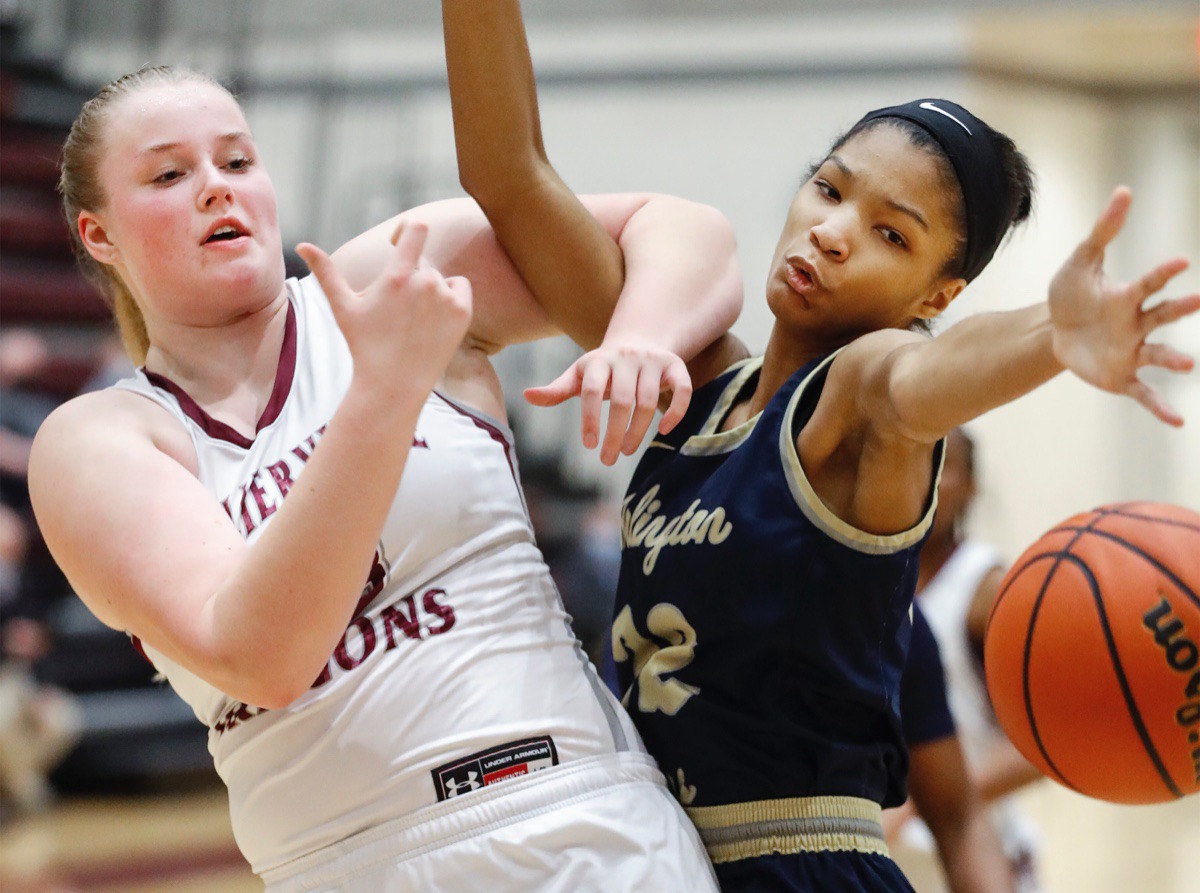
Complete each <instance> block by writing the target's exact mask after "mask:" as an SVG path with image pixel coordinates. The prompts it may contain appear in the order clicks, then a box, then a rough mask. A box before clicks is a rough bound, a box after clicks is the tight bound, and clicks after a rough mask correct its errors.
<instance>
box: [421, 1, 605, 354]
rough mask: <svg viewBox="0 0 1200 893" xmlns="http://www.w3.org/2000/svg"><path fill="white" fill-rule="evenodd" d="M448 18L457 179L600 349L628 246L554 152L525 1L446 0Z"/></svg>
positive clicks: (551, 304) (571, 330)
mask: <svg viewBox="0 0 1200 893" xmlns="http://www.w3.org/2000/svg"><path fill="white" fill-rule="evenodd" d="M442 23H443V28H444V31H445V41H446V71H447V74H448V75H449V81H450V102H451V107H452V109H453V114H454V143H455V151H456V153H457V156H458V175H459V180H460V181H461V182H462V185H463V188H464V189H466V190H467V192H468V194H470V195H471V197H472V198H474V199H475V200H476V201H477V202H478V203H479V206H480V207H481V208H483V211H484V213H485V214H486V215H487V218H488V220H489V221H490V222H491V224H492V227H493V228H494V229H495V231H496V235H497V237H498V238H499V239H500V242H501V244H502V245H504V248H505V250H506V251H507V252H508V254H509V256H510V257H511V258H512V259H513V263H514V264H515V265H516V267H517V269H518V270H519V271H520V273H521V276H522V277H523V278H524V280H525V281H526V282H527V283H528V284H529V287H530V289H531V290H532V291H533V293H534V295H536V296H537V299H538V301H539V302H540V303H541V304H542V306H543V307H545V309H546V311H547V313H549V314H550V317H551V318H552V319H553V320H554V321H555V323H556V324H557V325H558V327H559V328H560V329H561V330H562V331H564V332H566V333H567V334H568V335H570V336H571V338H572V339H573V340H574V341H575V342H576V343H577V344H579V345H580V346H581V347H584V348H587V349H591V348H593V347H596V346H598V345H599V344H600V342H601V339H602V338H603V337H604V332H605V330H606V329H607V328H608V322H609V319H610V317H611V316H612V308H613V306H614V304H615V303H616V299H617V295H618V294H619V293H620V291H621V284H622V281H623V265H622V259H621V252H620V250H619V248H618V247H617V243H616V242H615V241H614V240H613V239H612V238H611V237H610V235H609V234H608V233H607V232H605V230H604V228H603V227H602V226H600V225H599V224H598V223H597V222H596V220H595V219H594V218H593V217H592V216H591V215H590V214H588V213H587V211H586V209H585V208H584V207H583V206H582V205H581V204H580V203H579V202H578V201H577V200H576V199H575V196H574V195H573V193H572V192H571V190H570V189H569V188H568V187H567V185H566V184H565V183H564V182H563V181H562V178H561V177H559V176H558V173H557V172H556V171H555V170H554V168H553V167H552V166H551V165H550V162H549V160H548V159H547V157H546V150H545V147H544V146H543V144H542V129H541V122H540V120H539V118H538V108H537V90H536V87H535V85H534V79H533V65H532V63H531V61H530V57H529V47H528V45H527V44H526V40H525V28H524V25H523V24H522V21H521V5H520V3H519V0H443V3H442Z"/></svg>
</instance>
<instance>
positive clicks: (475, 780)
mask: <svg viewBox="0 0 1200 893" xmlns="http://www.w3.org/2000/svg"><path fill="white" fill-rule="evenodd" d="M481 787H483V785H481V784H480V783H479V773H478V772H468V773H467V777H466V780H465V781H459V780H458V779H456V778H452V779H450V780H449V781H447V782H446V796H447V797H457V796H458V795H459V794H461V793H462V792H463V791H473V790H475V789H476V788H481Z"/></svg>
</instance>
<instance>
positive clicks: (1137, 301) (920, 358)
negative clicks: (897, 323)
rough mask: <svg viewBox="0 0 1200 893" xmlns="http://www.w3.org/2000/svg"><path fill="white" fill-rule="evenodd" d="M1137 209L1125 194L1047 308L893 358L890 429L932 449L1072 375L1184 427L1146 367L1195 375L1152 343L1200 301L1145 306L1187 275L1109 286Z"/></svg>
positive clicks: (996, 316) (992, 321)
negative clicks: (1108, 265)
mask: <svg viewBox="0 0 1200 893" xmlns="http://www.w3.org/2000/svg"><path fill="white" fill-rule="evenodd" d="M1130 201H1131V195H1130V193H1129V190H1127V189H1124V188H1122V189H1118V190H1117V191H1116V192H1115V193H1114V194H1113V197H1112V199H1111V200H1110V202H1109V204H1108V207H1106V208H1105V210H1104V212H1103V213H1102V214H1101V215H1100V218H1099V219H1098V220H1097V222H1096V225H1095V227H1094V228H1093V230H1092V232H1091V234H1090V235H1089V236H1088V237H1087V238H1086V239H1085V240H1084V241H1083V242H1081V243H1080V244H1079V246H1078V247H1077V248H1076V249H1075V252H1074V253H1073V254H1072V255H1071V257H1070V258H1068V260H1067V261H1066V263H1065V264H1063V266H1062V267H1061V268H1060V269H1059V271H1058V273H1057V274H1056V275H1055V277H1054V279H1053V281H1052V282H1051V283H1050V293H1049V299H1048V300H1047V301H1046V302H1045V303H1042V304H1038V305H1036V306H1034V307H1029V308H1027V309H1025V310H1018V311H1014V312H1010V313H991V314H983V315H981V316H978V317H975V318H973V319H968V320H964V321H963V322H961V323H959V324H958V325H956V326H951V327H950V328H949V329H947V330H946V332H945V333H944V334H943V335H941V336H939V337H938V338H935V339H933V340H932V341H925V342H922V343H919V344H912V345H908V346H905V347H903V348H901V349H899V350H897V351H896V352H895V353H894V354H892V355H889V356H888V357H886V358H885V359H884V361H883V362H881V363H880V370H879V372H880V374H881V375H882V376H883V381H882V382H881V384H882V385H884V386H885V387H886V391H885V392H884V393H883V394H881V396H882V397H883V398H884V400H885V401H886V408H887V410H888V417H889V419H890V420H891V423H892V424H894V425H895V426H896V428H897V429H898V430H899V431H900V432H902V433H904V434H905V435H906V436H908V437H911V438H912V439H914V440H918V441H925V442H932V441H934V440H937V439H940V438H941V437H943V436H945V434H946V433H947V432H949V431H950V430H951V429H952V428H954V427H955V426H957V425H960V424H962V423H964V422H967V421H970V420H971V419H973V418H975V417H977V416H979V415H982V414H983V413H985V412H987V411H988V410H989V409H993V408H995V407H997V406H1000V405H1002V404H1005V403H1008V402H1010V401H1012V400H1015V399H1016V398H1017V397H1020V396H1022V395H1023V394H1026V393H1028V392H1029V391H1031V390H1033V389H1034V388H1036V387H1038V386H1039V385H1041V384H1043V383H1044V382H1046V381H1048V380H1049V379H1050V378H1052V377H1053V376H1054V375H1056V374H1057V373H1058V372H1060V371H1062V370H1063V369H1069V370H1071V371H1072V372H1074V373H1075V374H1077V375H1078V376H1079V377H1080V378H1082V379H1083V380H1084V381H1087V382H1089V383H1090V384H1093V385H1095V386H1096V387H1098V388H1100V389H1101V390H1105V391H1109V392H1111V393H1114V394H1124V395H1127V396H1130V397H1133V398H1134V399H1135V400H1137V401H1138V402H1139V403H1141V404H1142V405H1143V406H1145V407H1146V408H1147V409H1149V410H1150V411H1151V412H1152V413H1154V414H1155V415H1156V416H1157V417H1158V418H1159V419H1160V420H1162V421H1163V422H1166V423H1167V424H1170V425H1182V424H1183V419H1182V418H1181V417H1180V416H1179V414H1178V413H1176V412H1175V411H1174V410H1173V409H1172V408H1171V407H1170V406H1168V405H1167V403H1166V401H1164V400H1163V399H1162V397H1161V396H1160V395H1159V394H1158V393H1157V392H1156V391H1155V390H1154V389H1153V388H1151V387H1150V386H1149V385H1147V384H1145V383H1144V382H1142V381H1141V380H1139V378H1138V376H1137V372H1138V370H1139V369H1140V368H1142V367H1143V366H1160V367H1162V368H1165V369H1169V370H1171V371H1174V372H1186V371H1188V370H1190V369H1191V368H1192V365H1193V361H1192V359H1191V358H1190V357H1187V356H1184V355H1183V354H1181V353H1179V352H1177V351H1175V350H1172V349H1171V348H1169V347H1166V346H1164V345H1156V344H1150V343H1148V342H1147V340H1146V339H1147V338H1148V337H1149V335H1150V334H1151V332H1153V331H1154V330H1155V329H1157V328H1159V327H1160V326H1163V325H1166V324H1167V323H1170V322H1174V321H1175V320H1177V319H1179V318H1180V317H1183V316H1186V315H1187V314H1189V313H1194V312H1195V311H1196V310H1198V309H1200V295H1189V296H1188V297H1185V298H1180V299H1177V300H1173V301H1163V302H1161V303H1159V304H1157V305H1156V306H1154V307H1152V308H1150V309H1145V308H1144V307H1143V304H1144V303H1145V302H1146V301H1147V300H1148V299H1149V298H1150V297H1152V296H1153V295H1155V294H1157V293H1158V292H1159V291H1160V290H1161V289H1162V288H1163V287H1164V286H1165V285H1166V284H1167V283H1168V282H1169V281H1170V280H1171V279H1172V278H1174V277H1175V276H1177V275H1178V274H1179V273H1181V272H1183V270H1185V269H1186V268H1187V266H1188V263H1187V261H1186V260H1184V259H1183V258H1175V259H1172V260H1169V261H1167V262H1165V263H1162V264H1159V265H1158V266H1156V267H1155V268H1154V269H1152V270H1151V271H1150V272H1148V273H1146V274H1145V275H1143V276H1142V277H1140V278H1139V279H1137V280H1136V281H1134V282H1132V283H1128V284H1120V283H1113V282H1110V281H1108V278H1107V277H1106V276H1105V274H1104V267H1103V265H1104V254H1105V250H1106V249H1107V247H1108V245H1109V244H1110V243H1111V242H1112V240H1113V239H1114V238H1116V236H1117V234H1118V233H1119V232H1120V231H1121V227H1122V226H1123V224H1124V222H1125V217H1126V215H1127V213H1128V211H1129V205H1130Z"/></svg>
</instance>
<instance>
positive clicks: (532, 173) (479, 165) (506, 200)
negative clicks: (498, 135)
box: [458, 146, 553, 213]
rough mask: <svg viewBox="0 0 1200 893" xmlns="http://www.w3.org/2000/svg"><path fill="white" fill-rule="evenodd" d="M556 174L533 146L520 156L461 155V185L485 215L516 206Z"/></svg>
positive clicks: (459, 158) (459, 173)
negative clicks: (548, 177)
mask: <svg viewBox="0 0 1200 893" xmlns="http://www.w3.org/2000/svg"><path fill="white" fill-rule="evenodd" d="M552 175H553V168H552V167H551V166H550V162H549V160H548V159H547V158H546V155H545V153H544V152H541V151H539V150H538V149H537V148H536V147H532V146H531V147H529V148H528V149H527V150H526V151H522V152H519V153H508V154H507V155H506V154H505V153H497V154H489V153H487V152H484V153H462V152H460V153H459V156H458V182H459V184H460V185H461V186H462V188H463V191H465V192H466V193H467V195H469V196H471V198H473V199H475V201H476V202H477V203H478V204H479V206H480V207H481V208H483V209H484V211H485V212H489V213H490V211H491V210H492V209H498V208H504V207H506V206H509V205H511V204H513V203H514V202H515V201H516V200H517V199H518V198H519V197H520V196H521V195H524V194H526V193H528V192H529V191H530V190H531V189H535V188H537V186H538V185H539V184H540V183H542V182H543V181H544V179H545V178H546V177H547V176H552Z"/></svg>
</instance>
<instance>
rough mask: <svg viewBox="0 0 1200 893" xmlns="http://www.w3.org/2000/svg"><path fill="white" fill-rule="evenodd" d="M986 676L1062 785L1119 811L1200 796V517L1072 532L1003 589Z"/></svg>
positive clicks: (1153, 506) (1086, 522) (1095, 516)
mask: <svg viewBox="0 0 1200 893" xmlns="http://www.w3.org/2000/svg"><path fill="white" fill-rule="evenodd" d="M984 666H985V669H986V674H987V685H988V691H989V693H990V694H991V697H992V704H993V705H994V707H995V710H996V716H997V718H998V719H999V720H1000V724H1001V725H1002V726H1003V727H1004V730H1005V732H1007V733H1008V737H1009V738H1010V739H1011V740H1012V742H1013V743H1014V744H1015V745H1016V746H1017V749H1018V750H1020V751H1021V753H1023V754H1024V755H1025V756H1026V757H1027V758H1028V759H1029V760H1030V761H1031V762H1032V763H1033V764H1034V765H1035V766H1037V767H1038V768H1039V769H1041V770H1042V772H1044V773H1045V774H1046V775H1048V776H1049V777H1050V778H1053V779H1054V780H1056V781H1059V782H1061V783H1062V784H1064V785H1066V786H1067V787H1069V788H1071V789H1072V790H1075V791H1078V792H1079V793H1081V794H1087V795H1088V796H1089V797H1098V798H1100V799H1102V800H1110V801H1112V802H1114V803H1157V802H1161V801H1164V800H1173V799H1176V798H1179V797H1183V796H1186V795H1187V794H1193V793H1195V792H1196V791H1197V790H1200V515H1198V514H1196V513H1195V512H1193V511H1189V510H1188V509H1185V508H1181V507H1179V506H1174V505H1165V504H1162V503H1154V502H1132V503H1125V504H1122V505H1109V506H1102V507H1101V508H1098V509H1095V510H1094V511H1091V512H1085V513H1084V514H1081V515H1076V516H1075V517H1073V518H1069V519H1068V520H1066V521H1064V522H1063V523H1061V524H1059V525H1058V526H1057V527H1055V528H1054V529H1053V530H1051V531H1050V532H1049V533H1047V534H1046V535H1045V536H1043V537H1042V538H1041V539H1039V540H1038V541H1037V542H1036V543H1034V544H1033V545H1032V546H1031V547H1030V548H1029V549H1028V550H1027V551H1026V552H1025V554H1024V555H1022V556H1021V557H1020V559H1019V560H1018V561H1017V563H1016V564H1014V565H1013V567H1012V569H1011V570H1010V571H1009V572H1008V575H1007V576H1006V577H1005V578H1004V582H1003V583H1002V584H1001V587H1000V594H999V596H998V597H997V599H996V604H995V606H994V607H993V608H992V615H991V618H990V620H989V621H988V628H987V635H986V638H985V641H984Z"/></svg>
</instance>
